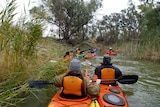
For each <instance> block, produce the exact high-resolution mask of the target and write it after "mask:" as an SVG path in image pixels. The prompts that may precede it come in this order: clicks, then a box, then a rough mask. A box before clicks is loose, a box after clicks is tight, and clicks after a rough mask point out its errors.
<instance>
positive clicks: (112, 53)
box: [104, 50, 117, 56]
mask: <svg viewBox="0 0 160 107" xmlns="http://www.w3.org/2000/svg"><path fill="white" fill-rule="evenodd" d="M104 53H105V54H108V55H109V56H117V53H115V52H113V51H109V50H105V52H104Z"/></svg>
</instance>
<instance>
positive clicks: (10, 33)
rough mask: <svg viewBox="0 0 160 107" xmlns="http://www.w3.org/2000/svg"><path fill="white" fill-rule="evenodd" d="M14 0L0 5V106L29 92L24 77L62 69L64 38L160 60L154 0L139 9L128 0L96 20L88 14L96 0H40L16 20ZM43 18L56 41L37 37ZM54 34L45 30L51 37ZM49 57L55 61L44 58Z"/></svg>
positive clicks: (49, 74)
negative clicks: (29, 17) (28, 17)
mask: <svg viewBox="0 0 160 107" xmlns="http://www.w3.org/2000/svg"><path fill="white" fill-rule="evenodd" d="M15 1H16V0H7V4H6V7H5V8H4V9H3V10H0V85H1V87H0V106H3V107H5V106H11V105H12V106H16V104H17V103H18V102H21V101H23V100H25V98H26V96H28V95H29V94H30V93H32V92H31V90H30V89H29V88H28V84H27V83H28V81H29V80H31V79H48V80H51V79H52V78H53V77H54V76H55V75H57V74H59V73H62V72H65V71H66V70H67V69H68V66H65V65H66V64H65V63H64V62H63V61H62V59H61V58H62V56H63V54H64V52H65V51H66V50H67V49H69V47H68V46H63V45H62V44H60V43H64V41H65V43H67V44H72V46H77V44H80V43H82V42H86V41H90V40H92V42H94V43H97V44H99V43H100V44H102V45H104V44H105V45H106V46H111V45H112V46H114V47H118V48H120V50H119V52H123V53H125V54H126V55H130V56H133V57H134V58H139V59H149V60H154V61H160V59H159V58H160V49H159V46H160V31H159V29H160V18H159V17H160V6H159V5H158V2H156V1H154V0H141V4H140V5H139V6H138V8H139V10H137V9H136V8H137V7H136V6H135V5H134V3H133V2H132V1H131V0H129V1H130V2H129V7H128V8H127V9H124V10H122V11H121V13H113V14H111V15H105V16H104V17H103V19H102V20H93V18H94V12H96V10H97V9H98V8H100V7H101V5H102V4H101V0H90V1H88V2H84V1H83V0H42V1H43V2H42V4H41V5H40V6H38V7H33V8H32V9H31V10H30V13H31V15H32V18H33V19H32V20H31V21H26V19H25V18H22V19H20V20H19V21H18V22H16V23H15V22H13V18H14V16H15V15H16V14H15V9H16V8H17V6H16V3H15ZM44 23H45V24H46V23H51V24H52V25H53V26H56V27H57V28H58V30H54V27H53V28H52V29H51V31H52V32H54V33H55V32H56V34H57V35H58V40H60V43H57V42H56V41H54V40H52V39H49V40H48V39H42V32H43V25H44ZM57 35H49V36H51V37H52V38H54V39H57ZM61 41H62V42H61ZM49 43H50V44H49ZM48 44H49V45H48ZM66 47H68V48H66ZM121 47H123V48H121ZM52 59H53V60H56V61H57V63H52V62H50V60H52Z"/></svg>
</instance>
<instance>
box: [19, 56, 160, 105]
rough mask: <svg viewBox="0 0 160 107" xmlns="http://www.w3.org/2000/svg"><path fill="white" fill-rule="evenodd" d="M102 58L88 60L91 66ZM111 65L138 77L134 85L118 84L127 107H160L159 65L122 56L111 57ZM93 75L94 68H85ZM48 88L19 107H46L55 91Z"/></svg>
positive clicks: (39, 91)
mask: <svg viewBox="0 0 160 107" xmlns="http://www.w3.org/2000/svg"><path fill="white" fill-rule="evenodd" d="M102 58H103V57H102V56H96V57H95V58H94V59H92V60H89V61H90V62H92V64H93V65H95V66H96V65H98V64H99V63H100V62H102ZM112 63H113V65H114V66H116V67H118V68H119V69H120V70H121V71H122V73H123V75H138V76H139V79H138V81H137V82H136V83H135V84H119V85H120V87H121V88H122V90H123V92H124V94H125V96H126V98H127V100H128V103H129V107H160V95H159V94H160V90H159V88H160V78H159V77H160V64H158V63H153V62H149V61H141V60H131V59H128V58H126V57H125V56H123V55H117V56H113V57H112ZM87 69H88V70H89V73H90V74H91V75H93V71H94V69H95V68H94V67H89V68H87ZM54 88H55V87H53V86H49V88H46V89H40V90H39V89H35V90H37V92H36V93H34V94H35V96H36V97H35V96H30V97H29V98H28V99H27V100H26V101H25V102H24V103H22V104H20V107H47V105H48V103H49V102H50V100H51V98H52V96H53V95H54V93H55V92H56V90H57V89H54Z"/></svg>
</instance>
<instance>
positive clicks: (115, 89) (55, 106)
mask: <svg viewBox="0 0 160 107" xmlns="http://www.w3.org/2000/svg"><path fill="white" fill-rule="evenodd" d="M84 73H85V76H86V77H87V78H88V79H89V80H91V77H90V76H89V75H88V70H86V71H85V72H84ZM93 84H94V82H93ZM61 91H62V88H60V89H59V90H58V91H57V93H56V94H55V95H54V96H53V98H52V99H51V101H50V103H49V104H48V107H129V106H128V102H127V99H126V98H125V95H124V93H123V91H122V89H121V88H120V87H119V85H118V83H117V84H116V86H111V85H105V84H100V94H99V96H97V97H96V98H92V97H90V96H87V97H85V98H82V99H66V98H62V97H60V94H61ZM93 99H94V100H93Z"/></svg>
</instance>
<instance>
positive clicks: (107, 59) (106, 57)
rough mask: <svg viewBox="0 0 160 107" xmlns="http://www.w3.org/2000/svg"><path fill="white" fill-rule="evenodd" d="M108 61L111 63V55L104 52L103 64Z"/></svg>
mask: <svg viewBox="0 0 160 107" xmlns="http://www.w3.org/2000/svg"><path fill="white" fill-rule="evenodd" d="M109 63H111V57H110V56H109V55H108V54H106V55H104V57H103V64H109Z"/></svg>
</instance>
